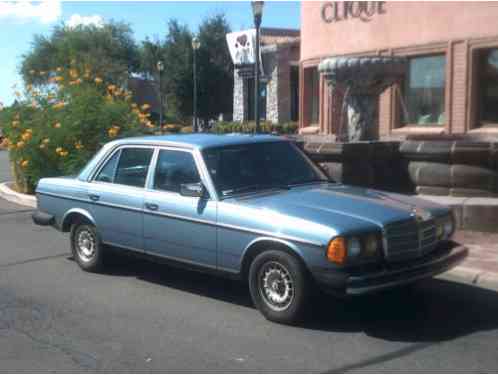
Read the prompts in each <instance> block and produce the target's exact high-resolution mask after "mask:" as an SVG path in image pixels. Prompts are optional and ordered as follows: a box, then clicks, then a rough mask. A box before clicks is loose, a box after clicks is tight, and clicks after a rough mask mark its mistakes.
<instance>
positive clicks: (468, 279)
mask: <svg viewBox="0 0 498 375" xmlns="http://www.w3.org/2000/svg"><path fill="white" fill-rule="evenodd" d="M439 278H441V279H446V280H450V281H455V282H460V283H464V284H469V285H474V286H478V287H481V288H484V289H489V290H493V291H497V292H498V273H494V272H486V271H483V270H479V269H477V268H470V267H465V265H463V266H458V267H455V268H453V269H452V270H450V271H448V272H446V273H444V274H442V275H441V276H439Z"/></svg>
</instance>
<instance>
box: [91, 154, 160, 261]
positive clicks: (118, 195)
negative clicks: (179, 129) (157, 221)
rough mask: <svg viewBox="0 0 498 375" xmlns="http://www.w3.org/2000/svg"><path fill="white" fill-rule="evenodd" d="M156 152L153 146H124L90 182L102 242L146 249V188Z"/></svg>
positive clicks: (134, 248) (93, 212)
mask: <svg viewBox="0 0 498 375" xmlns="http://www.w3.org/2000/svg"><path fill="white" fill-rule="evenodd" d="M153 153H154V148H153V147H146V146H125V147H121V148H119V149H118V150H116V151H115V152H114V153H113V154H112V155H111V156H110V157H109V158H108V160H107V161H106V162H105V163H104V164H103V165H102V167H101V168H100V170H98V172H97V173H96V174H95V176H94V178H93V180H92V182H91V183H90V184H89V189H88V193H89V198H90V200H91V202H92V204H91V208H90V210H91V214H92V216H93V217H94V219H95V221H96V224H97V229H98V231H99V233H100V235H101V237H102V241H103V242H105V243H108V244H112V245H116V246H121V247H125V248H129V249H133V250H140V251H142V250H143V248H144V246H143V202H144V191H145V184H146V180H147V175H148V171H149V168H150V163H151V161H152V155H153Z"/></svg>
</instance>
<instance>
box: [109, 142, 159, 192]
mask: <svg viewBox="0 0 498 375" xmlns="http://www.w3.org/2000/svg"><path fill="white" fill-rule="evenodd" d="M152 153H153V150H152V149H150V148H124V149H123V150H122V151H121V156H120V158H119V164H118V168H117V171H116V177H115V179H114V182H115V183H116V184H121V185H128V186H135V187H144V186H145V180H146V179H147V173H148V171H149V164H150V160H151V158H152Z"/></svg>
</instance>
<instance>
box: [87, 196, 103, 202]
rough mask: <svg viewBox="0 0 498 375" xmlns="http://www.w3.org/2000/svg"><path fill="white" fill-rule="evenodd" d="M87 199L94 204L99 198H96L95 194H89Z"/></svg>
mask: <svg viewBox="0 0 498 375" xmlns="http://www.w3.org/2000/svg"><path fill="white" fill-rule="evenodd" d="M89 197H90V199H91V200H92V201H94V202H97V201H98V200H99V199H100V196H98V195H96V194H90V195H89Z"/></svg>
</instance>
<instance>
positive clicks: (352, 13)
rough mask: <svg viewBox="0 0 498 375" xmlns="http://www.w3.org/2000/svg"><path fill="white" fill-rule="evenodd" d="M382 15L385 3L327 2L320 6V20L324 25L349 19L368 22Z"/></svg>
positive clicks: (384, 10)
mask: <svg viewBox="0 0 498 375" xmlns="http://www.w3.org/2000/svg"><path fill="white" fill-rule="evenodd" d="M384 13H386V9H385V1H327V2H325V3H323V5H322V20H323V22H326V23H332V22H337V21H343V20H347V19H350V18H359V19H361V20H362V21H365V22H368V21H370V20H371V19H372V17H373V16H374V15H376V14H384Z"/></svg>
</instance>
